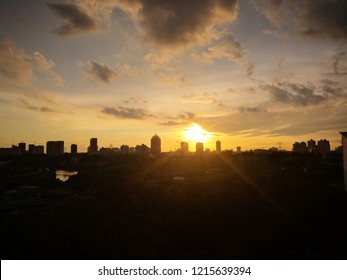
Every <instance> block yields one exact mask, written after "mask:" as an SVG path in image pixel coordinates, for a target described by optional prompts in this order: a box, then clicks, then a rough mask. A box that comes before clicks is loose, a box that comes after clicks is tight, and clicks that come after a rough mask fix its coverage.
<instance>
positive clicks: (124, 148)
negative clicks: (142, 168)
mask: <svg viewBox="0 0 347 280" xmlns="http://www.w3.org/2000/svg"><path fill="white" fill-rule="evenodd" d="M129 150H130V148H129V146H128V145H122V146H120V152H121V154H124V155H126V154H129Z"/></svg>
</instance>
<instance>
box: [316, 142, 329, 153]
mask: <svg viewBox="0 0 347 280" xmlns="http://www.w3.org/2000/svg"><path fill="white" fill-rule="evenodd" d="M317 149H318V151H319V152H320V153H323V154H324V153H329V152H330V143H329V141H328V140H326V139H321V140H319V141H318V143H317Z"/></svg>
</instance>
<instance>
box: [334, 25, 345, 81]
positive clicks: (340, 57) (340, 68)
mask: <svg viewBox="0 0 347 280" xmlns="http://www.w3.org/2000/svg"><path fill="white" fill-rule="evenodd" d="M346 28H347V27H346ZM333 69H334V74H336V75H346V74H347V60H346V52H345V51H341V52H338V53H337V54H335V55H334V57H333Z"/></svg>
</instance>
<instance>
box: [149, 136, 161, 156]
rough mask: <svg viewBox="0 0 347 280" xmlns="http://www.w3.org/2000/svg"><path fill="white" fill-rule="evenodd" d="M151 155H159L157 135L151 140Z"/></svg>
mask: <svg viewBox="0 0 347 280" xmlns="http://www.w3.org/2000/svg"><path fill="white" fill-rule="evenodd" d="M151 153H152V154H153V155H160V153H161V139H160V137H159V136H158V135H157V134H155V135H154V136H153V137H152V139H151Z"/></svg>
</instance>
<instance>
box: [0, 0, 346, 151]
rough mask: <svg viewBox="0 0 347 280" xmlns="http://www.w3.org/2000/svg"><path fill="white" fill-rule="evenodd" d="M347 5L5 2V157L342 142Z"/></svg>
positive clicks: (1, 80) (0, 50) (0, 95)
mask: <svg viewBox="0 0 347 280" xmlns="http://www.w3.org/2000/svg"><path fill="white" fill-rule="evenodd" d="M346 8H347V4H346V2H344V1H341V0H338V1H332V0H324V1H319V2H318V3H317V1H313V0H308V1H305V2H302V1H287V0H285V1H281V2H278V3H277V4H276V3H275V2H274V1H270V0H262V1H253V0H246V1H237V0H229V1H219V0H218V1H217V0H216V1H209V0H201V1H185V2H181V1H173V0H167V1H146V0H134V1H132V2H127V1H119V0H112V1H107V2H102V1H94V0H92V1H87V0H71V1H43V0H42V1H34V2H31V1H30V3H29V1H21V0H16V1H6V2H4V3H3V5H2V9H1V11H0V15H1V16H0V26H1V27H0V127H1V132H2V133H1V136H0V147H11V145H12V144H15V145H17V143H20V142H21V141H23V142H25V143H35V145H45V143H46V142H47V141H51V140H54V139H56V140H59V139H64V141H65V145H66V147H70V145H71V144H76V145H78V150H79V151H81V152H86V151H87V149H88V146H89V145H88V143H89V139H90V136H92V135H95V136H96V137H97V138H98V139H99V143H98V144H99V146H100V147H109V146H110V145H114V146H118V147H120V146H121V145H123V144H125V143H126V144H127V145H129V146H135V145H137V144H138V143H146V145H149V142H148V139H149V137H150V136H151V135H153V134H154V133H158V135H160V137H161V140H162V146H161V150H162V151H163V152H166V151H170V150H176V149H179V148H180V147H181V143H182V142H187V143H189V147H195V144H196V142H203V143H204V148H207V149H210V150H214V149H215V142H216V141H217V140H220V141H221V143H223V149H228V148H229V149H235V148H236V147H238V146H240V147H242V150H250V149H256V148H266V149H268V148H271V147H278V146H281V147H282V149H285V150H291V149H292V144H293V143H294V142H296V141H297V140H298V139H317V140H318V139H329V141H330V145H331V150H334V148H336V147H337V146H339V145H340V144H341V141H340V136H339V134H338V131H346V116H347V108H346V102H347V81H346V75H347V56H346V51H347V48H346V39H347V33H346V19H345V16H344V14H343V13H341V11H344V10H346Z"/></svg>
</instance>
